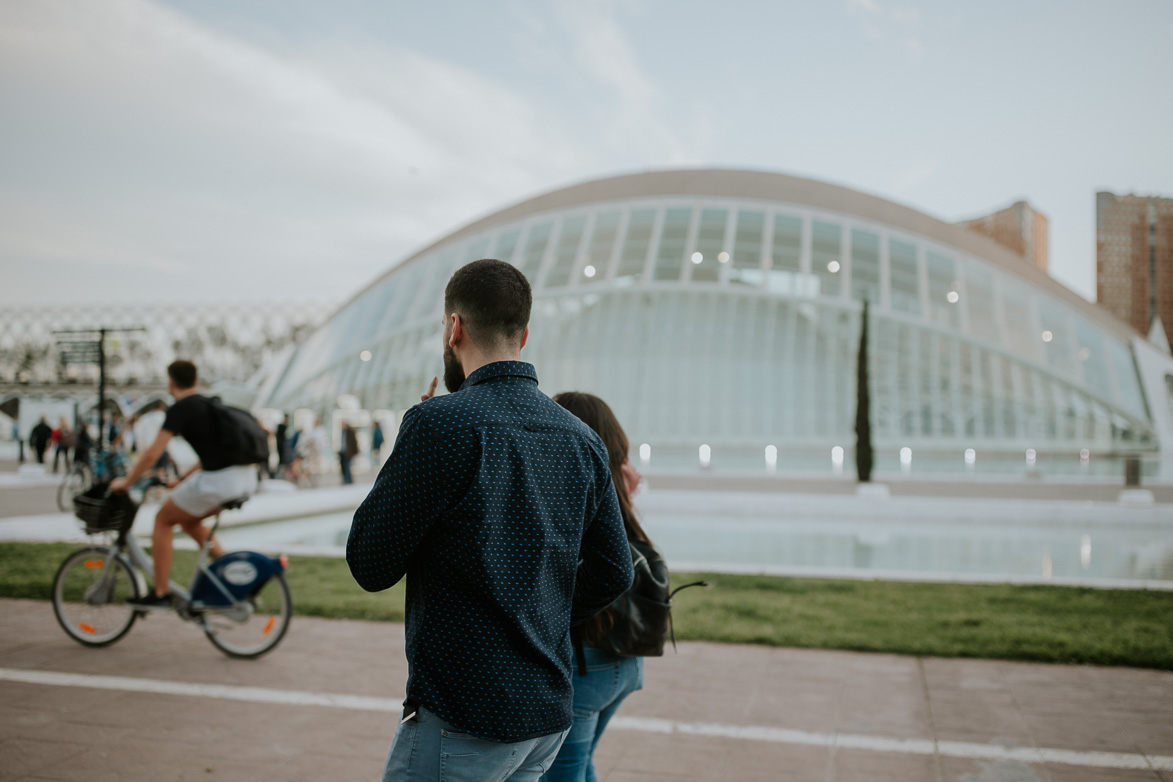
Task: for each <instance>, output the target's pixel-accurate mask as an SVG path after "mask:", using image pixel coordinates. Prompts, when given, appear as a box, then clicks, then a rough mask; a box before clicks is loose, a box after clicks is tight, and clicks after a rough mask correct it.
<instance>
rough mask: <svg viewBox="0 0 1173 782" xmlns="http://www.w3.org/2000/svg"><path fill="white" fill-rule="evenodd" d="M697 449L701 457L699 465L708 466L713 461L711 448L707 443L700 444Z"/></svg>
mask: <svg viewBox="0 0 1173 782" xmlns="http://www.w3.org/2000/svg"><path fill="white" fill-rule="evenodd" d="M697 451H698V455H699V456H700V459H701V467H708V466H709V465H710V464H712V463H713V449H712V448H710V447H709V446H708V444H705V445H702V446H701V447H700V448H699V449H697Z"/></svg>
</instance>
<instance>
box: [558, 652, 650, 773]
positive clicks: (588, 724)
mask: <svg viewBox="0 0 1173 782" xmlns="http://www.w3.org/2000/svg"><path fill="white" fill-rule="evenodd" d="M583 652H584V653H585V654H584V657H585V658H586V669H587V675H586V676H579V675H578V660H577V658H572V660H573V665H574V724H573V725H571V726H570V733H568V734H567V735H566V740H565V741H563V742H562V748H561V749H560V750H558V757H556V758H554V765H552V766H550V770H549V771H547V772H546V773H545V775H544V776H543V777H542V782H596V780H595V764H594V760H593V758H594V754H595V747H596V746H598V744H599V737H600V736H602V735H603V729H604V728H606V727H607V723H608V722H610V721H611V718H612V717H613V716H615V712H616V711H617V710H618V709H619V704H621V703H623V699H624V698H626V697H627V696H628V695H630V694H631V693H633V692H635V691H636V690H638V689H641V688H642V687H643V685H644V661H643V658H642V657H616V656H615V655H613V654H610V653H608V652H604V651H602V650H600V649H595V648H592V647H590V646H585V647H583Z"/></svg>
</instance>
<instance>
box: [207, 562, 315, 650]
mask: <svg viewBox="0 0 1173 782" xmlns="http://www.w3.org/2000/svg"><path fill="white" fill-rule="evenodd" d="M243 603H247V604H248V605H249V606H251V608H252V610H251V611H248V609H246V608H244V606H243ZM246 613H247V615H246ZM292 616H293V599H292V598H291V597H290V596H289V587H288V586H287V585H286V583H285V577H284V576H282V575H281V574H280V573H278V574H277V575H274V576H272V577H270V578H269V580H268V581H266V582H265V583H264V584H262V585H261V587H260V588H259V589H257V591H256V592H254V593H253V594H252V595H251V596H250V597H249V598H248V599H247V600H246V601H242V604H241V605H238V606H234V607H232V608H228V609H224V610H208V611H206V612H205V613H204V632H205V633H206V634H207V636H208V640H209V641H211V642H212V645H213V646H215V647H216V648H217V649H219V650H220V651H222V652H224V654H226V655H228V656H229V657H246V658H251V657H260V656H261V655H262V654H264V653H265V652H267V651H269V650H271V649H272V648H273V647H275V646H276V645H277V644H278V643H280V642H281V639H282V638H284V637H285V631H286V630H288V629H289V620H290V618H291V617H292Z"/></svg>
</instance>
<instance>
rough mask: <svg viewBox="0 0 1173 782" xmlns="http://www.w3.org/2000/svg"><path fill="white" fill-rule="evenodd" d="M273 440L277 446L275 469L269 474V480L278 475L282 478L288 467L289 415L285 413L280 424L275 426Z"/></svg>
mask: <svg viewBox="0 0 1173 782" xmlns="http://www.w3.org/2000/svg"><path fill="white" fill-rule="evenodd" d="M273 439H274V440H276V443H275V444H276V446H277V467H276V469H274V470H273V471H272V472H271V473H269V477H270V478H276V477H277V476H278V475H281V476H284V475H285V471H286V469H287V468H288V467H289V462H290V459H289V413H286V414H285V415H284V417H282V419H281V423H279V424H277V432H276V434H275V435H274V436H273Z"/></svg>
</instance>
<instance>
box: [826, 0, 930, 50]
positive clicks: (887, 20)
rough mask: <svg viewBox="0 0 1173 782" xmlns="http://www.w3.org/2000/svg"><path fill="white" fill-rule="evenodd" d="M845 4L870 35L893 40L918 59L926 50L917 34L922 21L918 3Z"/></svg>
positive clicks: (859, 0)
mask: <svg viewBox="0 0 1173 782" xmlns="http://www.w3.org/2000/svg"><path fill="white" fill-rule="evenodd" d="M845 7H846V9H847V12H848V14H850V15H851V16H853V17H854V18H855V20H856V23H857V24H858V25H859V28H860V30H861V32H863V34H864V35H866V36H867V37H868V38H871V39H873V40H877V41H892V42H893V43H894V44H895V45H896V46H897V47H898V49H899V50H900V51H903V52H904V53H905V54H906V55H907V56H908V57H910V58H911V59H914V60H918V59H920V57H921V55H923V54H924V44H923V43H922V41H921V39H920V37H919V36H918V35H916V34H915V30H916V29H917V28H918V26H919V24H920V21H921V12H920V9H919V8H917V7H916V6H912V5H907V4H901V5H887V4H885V5H883V6H881V5H880V4H879V3H877V2H876V0H846V4H845Z"/></svg>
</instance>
